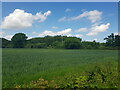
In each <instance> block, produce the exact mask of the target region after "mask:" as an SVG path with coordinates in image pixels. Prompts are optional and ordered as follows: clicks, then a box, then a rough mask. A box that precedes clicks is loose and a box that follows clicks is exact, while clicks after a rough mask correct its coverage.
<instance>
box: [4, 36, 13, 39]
mask: <svg viewBox="0 0 120 90" xmlns="http://www.w3.org/2000/svg"><path fill="white" fill-rule="evenodd" d="M12 37H13V35H6V36H4V38H5V39H7V40H11V38H12Z"/></svg>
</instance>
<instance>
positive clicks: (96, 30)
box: [86, 23, 110, 36]
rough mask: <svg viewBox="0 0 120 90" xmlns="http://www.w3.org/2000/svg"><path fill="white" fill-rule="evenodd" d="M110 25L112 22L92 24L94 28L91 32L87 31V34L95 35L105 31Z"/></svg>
mask: <svg viewBox="0 0 120 90" xmlns="http://www.w3.org/2000/svg"><path fill="white" fill-rule="evenodd" d="M109 26H110V23H107V24H101V25H97V26H92V28H91V29H90V32H89V33H87V34H86V35H87V36H94V35H97V34H98V33H100V32H105V31H107V30H108V29H109Z"/></svg>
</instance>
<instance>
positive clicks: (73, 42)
mask: <svg viewBox="0 0 120 90" xmlns="http://www.w3.org/2000/svg"><path fill="white" fill-rule="evenodd" d="M64 46H65V48H66V49H79V48H80V47H81V39H78V38H75V37H70V38H66V40H65V42H64Z"/></svg>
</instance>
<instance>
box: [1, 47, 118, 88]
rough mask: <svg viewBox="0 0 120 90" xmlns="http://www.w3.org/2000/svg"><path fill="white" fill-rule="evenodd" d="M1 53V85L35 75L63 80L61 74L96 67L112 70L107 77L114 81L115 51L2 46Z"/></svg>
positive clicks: (26, 80)
mask: <svg viewBox="0 0 120 90" xmlns="http://www.w3.org/2000/svg"><path fill="white" fill-rule="evenodd" d="M2 54H3V56H2V57H3V59H2V67H3V68H2V69H3V88H11V87H15V86H16V85H23V84H29V82H30V81H32V80H38V79H39V78H44V79H45V80H48V81H50V80H55V82H56V83H65V80H64V78H65V77H70V76H71V75H76V77H77V76H78V77H79V76H80V75H86V73H87V72H92V71H93V70H94V69H96V68H95V67H97V66H98V67H99V66H100V68H101V69H102V70H103V71H104V70H106V72H105V73H107V74H105V75H106V76H108V74H109V73H112V74H109V75H110V76H109V78H108V79H110V78H112V77H113V79H116V80H117V77H116V76H117V62H118V51H117V50H64V49H63V50H62V49H61V50H60V49H3V51H2ZM101 72H102V71H101ZM98 73H99V72H98ZM116 80H113V83H112V85H113V84H114V85H113V86H112V85H111V84H110V85H105V84H103V85H105V86H104V87H116V83H117V82H116ZM109 82H110V81H109ZM66 83H67V81H66ZM100 85H101V84H100ZM100 87H103V86H102V85H101V86H100Z"/></svg>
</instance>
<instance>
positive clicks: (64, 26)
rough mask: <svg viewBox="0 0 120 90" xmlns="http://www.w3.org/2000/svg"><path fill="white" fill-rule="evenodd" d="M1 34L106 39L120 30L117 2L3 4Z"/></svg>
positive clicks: (5, 35)
mask: <svg viewBox="0 0 120 90" xmlns="http://www.w3.org/2000/svg"><path fill="white" fill-rule="evenodd" d="M2 10H3V11H2V23H1V25H0V28H2V31H1V32H0V36H1V34H2V37H4V38H6V39H9V40H10V39H11V37H12V36H13V35H14V34H15V33H25V34H26V35H27V36H28V38H33V37H44V36H46V35H50V36H54V35H67V36H76V37H79V38H82V40H87V41H90V40H96V41H99V42H104V40H103V38H104V37H106V36H108V35H109V34H111V33H115V34H116V33H117V32H118V21H117V20H118V7H117V3H115V2H114V3H93V2H91V3H87V2H86V3H83V2H79V3H78V2H77V3H69V2H67V3H65V2H61V3H53V2H50V3H41V2H36V3H33V2H31V3H30V2H26V3H25V2H23V3H20V2H18V3H13V2H11V3H10V2H9V3H5V2H4V3H3V4H2Z"/></svg>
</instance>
